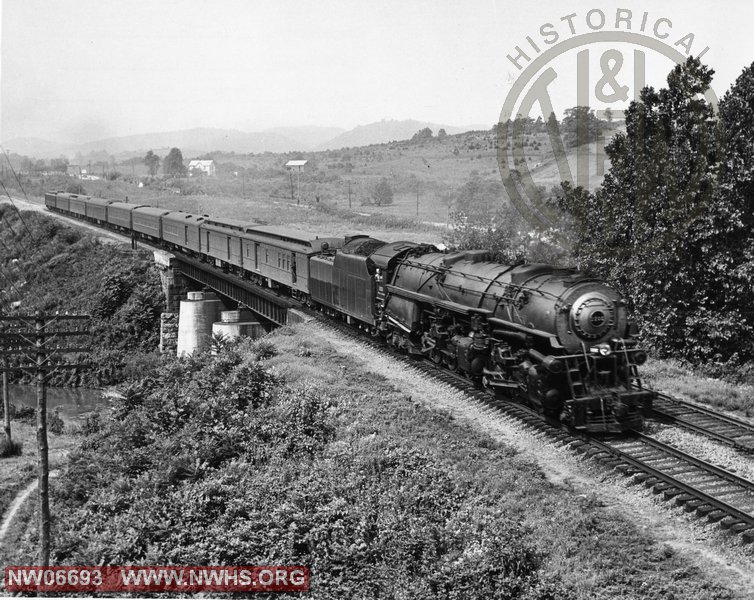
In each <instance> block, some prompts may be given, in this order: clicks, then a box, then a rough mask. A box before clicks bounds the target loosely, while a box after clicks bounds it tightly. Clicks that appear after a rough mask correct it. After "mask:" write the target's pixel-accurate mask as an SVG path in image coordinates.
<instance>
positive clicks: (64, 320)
mask: <svg viewBox="0 0 754 600" xmlns="http://www.w3.org/2000/svg"><path fill="white" fill-rule="evenodd" d="M90 321H91V317H89V316H88V315H53V316H46V315H45V314H44V313H42V312H39V311H38V312H37V313H35V314H34V315H27V316H17V317H0V354H1V355H2V356H3V375H4V377H5V376H6V374H7V372H8V371H9V370H10V368H9V367H8V365H7V361H6V360H5V358H6V357H7V356H16V357H18V358H20V359H21V364H20V365H19V366H17V367H14V368H15V369H18V370H22V371H27V372H30V373H33V374H34V376H35V379H36V384H37V451H38V455H37V478H38V485H37V491H38V497H39V563H38V564H39V565H40V566H47V565H49V564H50V490H49V476H50V464H49V452H48V444H47V380H48V379H49V377H50V376H51V375H52V374H53V373H55V372H56V371H58V370H59V369H78V368H82V367H84V365H83V364H82V363H71V362H65V361H64V358H65V355H67V354H80V353H82V352H89V350H90V348H89V347H84V346H82V345H81V344H80V343H77V342H76V341H75V337H74V336H89V324H90ZM71 338H74V339H73V341H71ZM6 414H7V413H6Z"/></svg>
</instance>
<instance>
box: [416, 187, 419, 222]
mask: <svg viewBox="0 0 754 600" xmlns="http://www.w3.org/2000/svg"><path fill="white" fill-rule="evenodd" d="M416 216H417V217H418V216H419V186H418V185H417V186H416Z"/></svg>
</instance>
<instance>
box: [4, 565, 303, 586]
mask: <svg viewBox="0 0 754 600" xmlns="http://www.w3.org/2000/svg"><path fill="white" fill-rule="evenodd" d="M4 587H5V590H6V591H8V592H305V591H308V590H309V569H308V568H307V567H300V566H246V567H200V566H189V567H185V566H184V567H174V566H148V567H147V566H140V567H68V566H66V567H20V566H18V567H15V566H14V567H6V568H5V585H4Z"/></svg>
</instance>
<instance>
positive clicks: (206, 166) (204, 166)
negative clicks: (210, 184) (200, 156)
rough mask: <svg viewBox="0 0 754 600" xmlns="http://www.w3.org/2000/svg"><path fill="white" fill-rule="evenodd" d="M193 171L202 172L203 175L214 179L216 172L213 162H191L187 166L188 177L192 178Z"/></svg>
mask: <svg viewBox="0 0 754 600" xmlns="http://www.w3.org/2000/svg"><path fill="white" fill-rule="evenodd" d="M194 171H203V172H204V174H205V175H209V176H210V177H214V176H215V175H216V174H217V172H216V170H215V161H214V160H192V161H190V162H189V165H188V172H189V176H192V175H193V174H194V173H193V172H194Z"/></svg>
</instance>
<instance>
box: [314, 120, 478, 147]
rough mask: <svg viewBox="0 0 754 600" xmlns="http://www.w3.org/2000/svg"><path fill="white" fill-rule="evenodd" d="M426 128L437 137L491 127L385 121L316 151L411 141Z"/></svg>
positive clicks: (329, 142) (331, 141) (346, 133)
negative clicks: (441, 130)
mask: <svg viewBox="0 0 754 600" xmlns="http://www.w3.org/2000/svg"><path fill="white" fill-rule="evenodd" d="M425 127H429V128H430V129H431V130H432V133H434V134H435V135H437V132H438V131H439V130H440V129H444V130H445V133H447V134H448V135H452V134H454V133H463V132H464V131H469V130H470V129H477V128H478V129H490V127H485V126H470V127H453V126H450V125H439V124H437V123H427V122H425V121H415V120H413V119H406V120H404V121H395V120H392V119H383V120H382V121H377V122H376V123H370V124H369V125H359V126H358V127H354V128H353V129H351V130H350V131H346V132H344V133H341V134H340V135H338V136H336V137H334V138H333V139H331V140H329V141H327V142H325V143H323V144H320V145H319V146H318V147H317V148H316V149H317V150H336V149H338V148H347V147H357V146H368V145H370V144H384V143H386V142H391V141H393V140H410V139H411V138H412V137H413V135H414V134H415V133H416V132H417V131H419V130H420V129H424V128H425Z"/></svg>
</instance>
